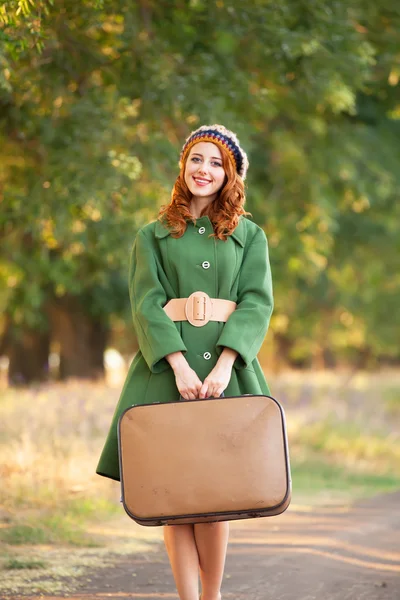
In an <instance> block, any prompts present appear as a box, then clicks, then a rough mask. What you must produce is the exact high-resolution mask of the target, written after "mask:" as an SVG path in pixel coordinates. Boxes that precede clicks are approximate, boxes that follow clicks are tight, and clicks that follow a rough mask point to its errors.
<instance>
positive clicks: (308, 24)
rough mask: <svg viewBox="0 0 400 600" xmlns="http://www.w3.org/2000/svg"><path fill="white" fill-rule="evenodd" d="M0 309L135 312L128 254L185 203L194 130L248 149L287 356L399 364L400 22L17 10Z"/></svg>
mask: <svg viewBox="0 0 400 600" xmlns="http://www.w3.org/2000/svg"><path fill="white" fill-rule="evenodd" d="M0 18H1V21H2V24H3V28H2V32H1V35H2V41H3V42H4V44H3V50H2V51H1V53H0V102H1V103H2V107H3V110H2V115H3V116H2V118H1V121H0V147H1V150H0V153H1V158H0V190H3V191H1V192H0V194H1V196H0V199H1V206H2V211H1V221H0V232H1V234H2V236H1V237H2V243H1V246H0V305H1V306H2V308H4V310H6V311H7V313H8V314H9V315H11V318H12V320H13V322H14V323H15V324H19V325H20V326H21V327H22V326H24V325H29V326H31V327H44V326H45V322H46V315H45V313H44V310H43V306H45V305H46V302H47V301H48V300H49V298H50V299H51V298H54V297H56V298H57V297H63V296H64V295H66V294H70V295H75V296H78V297H80V298H82V299H83V300H84V302H85V306H86V307H87V308H88V311H89V312H90V313H91V314H92V315H97V316H98V317H99V318H101V319H104V320H106V319H107V316H108V315H110V314H118V315H123V314H125V313H127V312H128V311H127V291H126V272H127V260H128V255H129V249H130V247H131V244H132V242H133V238H134V236H135V233H136V231H137V229H138V227H140V226H141V225H143V224H144V223H145V222H147V221H148V220H150V219H152V218H154V216H155V214H156V212H157V209H158V207H159V206H160V205H161V204H163V203H165V202H167V201H168V199H169V193H170V189H171V187H172V184H173V181H174V178H175V176H176V174H177V160H178V155H179V150H180V147H181V144H182V143H183V141H184V139H185V137H186V136H187V135H188V133H189V132H190V130H191V129H193V128H194V127H196V126H198V125H200V124H202V123H207V122H223V123H224V124H225V125H226V126H227V127H230V128H232V129H233V130H235V131H236V132H237V133H238V135H239V138H240V140H241V142H242V144H243V146H244V147H245V148H246V150H248V154H249V157H250V170H249V176H248V183H247V190H248V205H247V208H248V210H250V211H251V212H252V213H253V216H254V219H255V220H256V221H257V222H258V223H260V224H261V225H262V226H264V228H265V231H266V233H267V235H268V238H269V241H270V247H271V259H272V267H273V276H274V284H275V297H276V309H275V314H274V316H273V320H272V329H273V331H274V333H275V336H276V338H277V340H281V341H282V340H283V341H284V346H285V348H286V350H285V352H286V353H288V357H289V359H290V360H291V361H292V362H293V363H296V364H300V365H303V364H313V361H315V360H316V357H318V356H321V355H323V354H324V352H327V351H328V350H329V351H330V352H331V354H333V355H334V356H336V357H338V358H339V359H341V360H343V361H344V362H346V361H354V360H356V359H357V357H359V356H364V357H365V356H368V357H369V360H370V362H371V363H372V364H373V362H374V360H377V359H378V358H379V357H383V358H386V359H391V360H398V358H399V350H398V343H397V337H396V331H395V328H394V327H393V326H392V319H391V315H392V314H394V312H395V311H396V308H397V306H398V302H399V288H400V277H399V268H398V266H399V265H398V258H397V257H398V255H399V239H400V238H399V235H398V222H399V216H400V215H399V211H400V209H399V203H398V201H397V200H398V197H399V192H400V181H399V170H398V163H399V158H400V145H399V141H398V140H399V115H400V109H399V104H398V82H399V78H400V67H399V64H398V45H399V41H400V36H399V33H398V32H399V30H400V29H399V25H400V8H398V7H396V6H395V5H393V4H392V3H391V4H389V3H388V2H387V0H380V1H379V2H372V0H357V1H356V2H353V3H352V4H351V6H349V5H348V4H346V3H342V2H336V3H331V2H327V1H324V0H312V1H310V0H308V1H307V2H306V1H305V0H304V1H303V0H302V1H300V2H296V3H293V2H289V1H288V0H280V1H279V2H275V3H273V4H271V3H270V2H266V1H259V2H252V3H250V4H248V5H244V4H243V3H239V2H236V1H233V2H229V3H226V2H225V1H224V0H220V1H218V2H215V3H206V2H202V1H198V0H197V1H192V2H189V3H181V2H171V3H167V4H165V3H161V4H160V3H158V2H155V1H154V0H150V1H149V2H146V3H140V2H133V3H131V4H130V5H129V6H128V5H126V3H121V2H117V1H112V0H110V1H107V2H94V1H93V2H91V1H90V0H87V1H86V2H84V3H76V2H73V1H72V0H67V1H66V2H64V3H63V6H62V8H60V7H59V6H57V5H56V3H54V4H53V3H52V2H48V1H45V0H42V1H40V0H38V1H34V0H24V1H22V0H21V1H16V0H15V1H11V2H7V3H3V5H2V6H1V7H0Z"/></svg>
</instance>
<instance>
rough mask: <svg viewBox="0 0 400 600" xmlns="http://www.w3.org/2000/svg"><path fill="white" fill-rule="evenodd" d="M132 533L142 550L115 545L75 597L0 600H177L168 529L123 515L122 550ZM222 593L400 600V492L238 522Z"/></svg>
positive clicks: (117, 526) (77, 586) (118, 532)
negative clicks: (136, 534)
mask: <svg viewBox="0 0 400 600" xmlns="http://www.w3.org/2000/svg"><path fill="white" fill-rule="evenodd" d="M131 528H133V530H134V531H135V532H139V533H140V532H143V536H144V537H143V547H142V550H141V549H140V546H137V547H136V548H135V551H134V552H129V547H128V549H127V550H126V551H124V552H121V553H120V554H117V553H115V552H114V551H113V547H111V546H110V547H109V554H108V555H107V560H106V563H107V566H103V567H102V568H99V567H96V566H94V567H93V568H92V569H90V568H89V570H87V571H86V572H85V574H84V575H81V576H78V577H77V578H76V580H75V581H74V582H72V583H73V585H72V588H73V590H74V591H71V592H68V591H66V590H68V589H71V585H70V584H71V581H69V582H68V581H65V588H64V591H61V590H60V592H59V593H58V594H57V595H54V594H53V595H49V594H37V595H29V593H28V592H26V594H25V595H15V594H12V593H9V594H7V593H4V592H3V593H2V594H3V595H1V596H0V598H7V599H10V598H11V599H13V600H22V599H23V600H28V599H29V600H30V599H32V600H33V599H35V600H37V599H38V598H47V600H50V599H52V600H59V599H61V598H70V599H71V600H78V599H79V600H80V599H82V600H94V599H95V598H98V599H106V598H108V599H110V598H111V599H114V598H115V599H116V600H118V599H120V598H121V599H132V600H148V599H162V598H178V596H177V594H176V591H175V587H174V583H173V579H172V574H171V571H170V567H169V564H168V560H167V557H166V553H165V550H164V547H163V543H162V541H161V533H162V530H161V528H143V527H140V526H138V525H136V524H134V523H133V522H132V521H131V520H130V519H129V517H128V516H127V515H125V514H123V515H121V516H120V517H118V519H117V520H116V521H115V523H113V535H114V539H118V538H119V540H120V541H119V544H120V545H121V544H122V543H123V542H122V541H121V540H123V539H126V538H127V537H128V536H129V531H130V529H131ZM106 532H107V531H106V529H105V530H104V531H103V533H104V534H106ZM114 548H115V546H114ZM70 552H71V553H74V550H73V549H72V550H70ZM92 552H96V549H93V551H92ZM222 592H223V594H222V597H223V598H226V599H227V600H228V599H235V598H237V599H238V600H241V599H243V600H247V599H251V600H269V599H271V600H272V599H273V600H317V599H318V600H399V598H400V492H394V493H391V494H385V495H380V496H376V497H374V498H372V499H368V500H363V501H359V502H358V503H356V504H354V505H353V506H346V505H335V506H327V507H323V506H317V507H311V506H306V505H295V504H292V505H291V506H290V507H289V509H288V510H287V511H286V512H285V513H284V514H282V515H280V516H277V517H270V518H263V519H255V520H243V521H236V522H233V523H231V535H230V544H229V550H228V556H227V562H226V569H225V578H224V582H223V589H222ZM0 593H1V592H0Z"/></svg>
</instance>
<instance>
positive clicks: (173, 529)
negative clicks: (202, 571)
mask: <svg viewBox="0 0 400 600" xmlns="http://www.w3.org/2000/svg"><path fill="white" fill-rule="evenodd" d="M164 542H165V547H166V549H167V553H168V557H169V562H170V563H171V568H172V573H173V575H174V579H175V585H176V589H177V590H178V594H179V598H180V600H199V555H198V552H197V547H196V542H195V539H194V526H193V525H166V526H165V527H164Z"/></svg>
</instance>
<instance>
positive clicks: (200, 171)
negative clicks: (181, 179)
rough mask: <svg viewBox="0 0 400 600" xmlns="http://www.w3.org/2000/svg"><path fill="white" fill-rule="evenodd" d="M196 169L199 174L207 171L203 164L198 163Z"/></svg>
mask: <svg viewBox="0 0 400 600" xmlns="http://www.w3.org/2000/svg"><path fill="white" fill-rule="evenodd" d="M197 170H198V172H199V174H200V173H201V174H202V175H205V174H206V173H207V169H206V167H205V166H204V165H199V168H198V169H197Z"/></svg>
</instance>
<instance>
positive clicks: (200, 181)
mask: <svg viewBox="0 0 400 600" xmlns="http://www.w3.org/2000/svg"><path fill="white" fill-rule="evenodd" d="M193 180H194V182H195V183H197V185H208V184H209V183H211V181H210V180H208V179H202V178H201V177H193Z"/></svg>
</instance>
